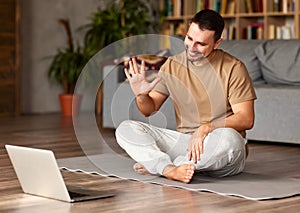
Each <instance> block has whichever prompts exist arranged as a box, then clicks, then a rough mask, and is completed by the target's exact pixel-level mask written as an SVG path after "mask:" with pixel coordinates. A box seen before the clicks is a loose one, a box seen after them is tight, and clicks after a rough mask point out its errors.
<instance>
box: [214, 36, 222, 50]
mask: <svg viewBox="0 0 300 213" xmlns="http://www.w3.org/2000/svg"><path fill="white" fill-rule="evenodd" d="M222 41H223V39H222V38H220V39H219V40H218V41H216V43H215V46H214V49H217V48H218V47H219V45H220V44H221V43H222Z"/></svg>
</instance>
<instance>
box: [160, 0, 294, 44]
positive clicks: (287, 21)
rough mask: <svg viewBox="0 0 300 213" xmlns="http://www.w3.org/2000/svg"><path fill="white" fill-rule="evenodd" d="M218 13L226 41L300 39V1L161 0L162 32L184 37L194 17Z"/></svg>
mask: <svg viewBox="0 0 300 213" xmlns="http://www.w3.org/2000/svg"><path fill="white" fill-rule="evenodd" d="M205 8H209V9H213V10H215V11H217V12H219V13H220V14H221V15H222V16H223V18H224V21H225V29H224V32H223V39H225V40H232V39H237V40H238V39H300V1H299V0H160V9H161V10H162V11H163V13H164V19H163V25H162V33H163V34H167V35H178V36H184V35H185V32H186V30H187V28H188V25H189V21H190V19H191V18H192V16H193V14H195V13H196V12H197V11H199V10H201V9H205Z"/></svg>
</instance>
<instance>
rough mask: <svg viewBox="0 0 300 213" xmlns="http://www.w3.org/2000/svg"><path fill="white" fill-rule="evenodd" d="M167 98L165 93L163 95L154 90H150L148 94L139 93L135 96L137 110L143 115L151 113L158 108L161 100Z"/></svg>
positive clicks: (161, 102)
mask: <svg viewBox="0 0 300 213" xmlns="http://www.w3.org/2000/svg"><path fill="white" fill-rule="evenodd" d="M166 99H167V96H166V95H163V94H161V93H159V92H156V91H151V92H150V93H149V94H146V95H145V94H141V95H137V96H136V105H137V107H138V109H139V111H140V112H141V113H142V114H143V115H144V116H150V115H151V114H152V113H154V112H156V111H158V110H159V108H160V107H161V105H162V104H163V102H164V101H165V100H166Z"/></svg>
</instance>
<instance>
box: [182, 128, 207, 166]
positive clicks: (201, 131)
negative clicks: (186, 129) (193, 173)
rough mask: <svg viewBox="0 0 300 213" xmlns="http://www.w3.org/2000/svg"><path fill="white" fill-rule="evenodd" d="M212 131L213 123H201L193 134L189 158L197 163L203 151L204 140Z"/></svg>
mask: <svg viewBox="0 0 300 213" xmlns="http://www.w3.org/2000/svg"><path fill="white" fill-rule="evenodd" d="M210 132H211V124H204V125H201V126H200V127H199V128H198V129H197V130H196V131H195V132H194V134H193V135H192V137H191V138H190V141H189V147H188V160H191V161H193V162H194V163H197V161H199V160H200V155H201V154H202V153H203V141H204V139H205V137H206V136H207V135H208V133H210Z"/></svg>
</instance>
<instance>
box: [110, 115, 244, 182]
mask: <svg viewBox="0 0 300 213" xmlns="http://www.w3.org/2000/svg"><path fill="white" fill-rule="evenodd" d="M190 137H191V135H189V134H182V133H179V132H177V131H173V130H168V129H163V128H158V127H154V126H152V125H149V124H145V123H142V122H137V121H130V120H128V121H124V122H122V123H121V124H120V125H119V127H118V128H117V129H116V138H117V142H118V143H119V145H120V146H121V147H122V148H123V149H124V150H125V151H126V152H127V153H128V154H129V156H130V157H131V158H133V159H134V160H135V161H136V162H137V163H136V164H135V165H134V170H135V171H136V172H137V173H139V174H154V175H162V176H164V177H166V178H168V179H172V180H178V181H181V182H184V183H189V182H190V181H191V180H192V177H193V175H194V172H195V170H197V171H202V172H206V173H207V174H209V175H212V176H228V175H233V174H237V173H239V172H241V171H242V170H243V168H244V160H245V144H244V139H243V138H242V137H241V136H240V135H239V133H238V132H236V131H235V130H233V129H218V131H216V130H215V131H214V132H212V133H211V134H209V135H208V136H207V137H206V139H205V141H204V153H203V154H202V155H201V160H200V161H198V162H197V164H193V163H192V162H190V161H188V160H187V147H188V141H189V138H190Z"/></svg>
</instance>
